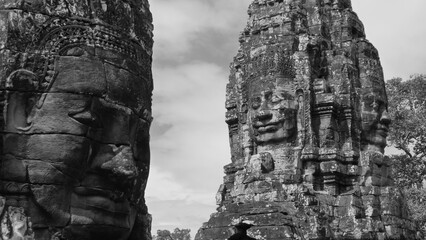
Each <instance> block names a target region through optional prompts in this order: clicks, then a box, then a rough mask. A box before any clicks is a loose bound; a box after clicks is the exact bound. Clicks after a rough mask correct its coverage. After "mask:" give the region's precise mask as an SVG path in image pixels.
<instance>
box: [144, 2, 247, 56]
mask: <svg viewBox="0 0 426 240" xmlns="http://www.w3.org/2000/svg"><path fill="white" fill-rule="evenodd" d="M249 2H250V0H232V1H229V0H214V1H211V0H155V1H152V2H151V10H152V12H153V15H154V26H155V29H154V40H155V50H154V54H155V57H156V60H157V61H160V62H161V63H162V64H167V63H169V64H173V63H179V62H180V63H181V62H185V61H187V60H188V59H192V60H195V59H197V58H198V59H200V58H199V57H197V56H196V55H197V51H191V50H194V49H192V48H194V47H197V46H202V48H199V49H202V50H206V51H208V52H213V51H214V50H215V49H216V50H217V49H223V48H224V47H225V48H226V47H228V48H229V47H230V46H231V47H233V48H235V47H236V46H237V45H238V41H237V40H238V38H237V36H238V33H239V32H240V31H241V30H242V27H241V26H242V25H243V24H244V23H245V21H246V17H244V16H246V15H247V14H246V9H247V6H248V4H249ZM220 35H222V36H220ZM229 37H232V38H231V39H232V41H231V42H232V44H231V43H229V42H224V41H220V39H223V40H225V39H230V38H229ZM213 39H215V40H218V41H215V40H213ZM212 40H213V41H212ZM206 43H211V45H208V46H207V48H205V47H204V46H205V44H206ZM211 50H213V51H211ZM218 52H220V53H222V55H223V53H224V51H216V52H215V53H216V54H217V53H218ZM225 52H226V51H225ZM209 56H210V55H207V56H204V57H201V58H204V59H208V58H209ZM227 61H229V60H227Z"/></svg>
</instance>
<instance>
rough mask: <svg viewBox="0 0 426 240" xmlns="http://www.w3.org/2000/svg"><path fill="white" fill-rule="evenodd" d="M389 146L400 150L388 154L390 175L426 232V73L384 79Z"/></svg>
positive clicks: (414, 216)
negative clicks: (385, 83)
mask: <svg viewBox="0 0 426 240" xmlns="http://www.w3.org/2000/svg"><path fill="white" fill-rule="evenodd" d="M386 90H387V93H388V101H389V115H390V117H391V119H392V124H391V128H390V134H389V142H390V144H391V146H393V147H395V148H397V149H398V150H400V153H399V154H393V155H391V160H392V165H393V176H394V180H395V182H396V184H397V185H398V186H399V187H401V188H402V189H403V190H404V193H405V195H406V199H407V201H408V206H409V208H410V211H411V213H412V217H413V219H414V220H415V221H416V222H417V223H418V224H419V226H420V228H421V230H422V232H423V234H425V233H426V189H425V188H424V187H423V186H422V184H423V181H424V179H425V176H426V75H415V76H412V77H410V79H409V80H407V81H402V79H400V78H395V79H391V80H389V81H387V85H386Z"/></svg>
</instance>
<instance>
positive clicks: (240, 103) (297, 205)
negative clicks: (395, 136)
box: [195, 0, 415, 240]
mask: <svg viewBox="0 0 426 240" xmlns="http://www.w3.org/2000/svg"><path fill="white" fill-rule="evenodd" d="M248 13H249V20H248V22H247V27H246V28H245V29H244V31H243V32H242V33H241V35H240V38H239V42H240V49H239V50H238V53H237V55H236V57H235V58H234V61H233V63H231V74H230V78H229V84H228V86H227V101H226V109H227V113H226V117H227V118H226V123H227V124H228V125H229V130H230V131H229V136H230V146H231V155H232V160H231V161H232V162H231V163H230V164H228V165H226V166H225V174H226V176H225V177H224V183H223V184H222V185H221V188H220V189H219V192H218V194H217V204H218V206H219V207H218V209H217V213H215V214H212V215H211V217H210V220H209V221H208V222H207V223H205V224H204V225H203V227H201V229H200V230H199V232H198V233H197V236H196V238H195V239H197V240H210V239H233V238H234V237H236V236H232V231H231V230H232V226H234V225H235V224H238V222H240V223H241V222H244V221H247V222H249V223H250V226H251V227H250V228H248V229H247V232H246V233H247V236H249V237H251V238H254V239H386V238H390V239H392V238H394V239H403V238H407V239H415V228H414V227H411V226H410V224H413V223H412V222H411V220H410V217H409V213H408V211H407V205H406V203H405V201H404V200H403V198H402V197H401V195H400V191H399V190H397V189H396V188H395V187H393V183H392V178H391V174H390V173H391V166H390V165H389V164H390V162H389V160H388V159H387V157H386V156H384V155H383V152H384V147H385V146H386V136H387V132H388V126H389V124H390V120H389V119H388V117H387V98H386V92H385V87H384V79H383V70H382V68H381V65H380V60H379V56H378V53H377V50H376V49H375V48H374V46H373V45H372V44H371V43H369V42H368V41H367V40H365V34H364V29H363V26H362V23H361V22H360V20H359V19H358V17H357V15H356V14H355V13H354V12H353V11H352V8H351V1H350V0H333V1H302V0H293V1H281V0H266V1H265V0H253V2H252V4H251V5H250V7H249V11H248ZM392 193H394V194H395V196H396V197H397V199H398V201H394V200H392V199H393V196H392ZM390 219H392V220H390ZM237 220H238V221H237ZM235 221H237V222H235ZM243 235H245V233H244V234H243ZM237 236H242V235H241V234H240V235H238V234H237ZM244 237H245V236H244Z"/></svg>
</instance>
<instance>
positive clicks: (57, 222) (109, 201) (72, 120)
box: [2, 49, 151, 240]
mask: <svg viewBox="0 0 426 240" xmlns="http://www.w3.org/2000/svg"><path fill="white" fill-rule="evenodd" d="M80 50H81V49H80ZM80 50H79V51H80ZM107 53H108V54H109V56H111V55H114V53H112V52H107ZM116 57H117V56H116ZM117 59H119V58H117ZM120 61H122V62H123V63H125V61H126V59H122V60H120ZM55 64H56V72H57V76H56V79H55V81H54V84H53V86H52V88H51V89H50V91H49V92H48V93H47V94H45V96H44V97H45V98H44V102H43V104H42V105H41V106H39V107H37V106H35V107H34V108H33V109H32V113H31V114H30V115H29V116H27V120H26V122H27V126H16V123H19V122H25V121H15V123H14V122H11V123H10V124H9V126H8V129H15V131H13V132H10V133H8V134H5V140H6V141H5V142H6V144H5V146H4V154H5V156H6V158H7V160H6V162H8V163H9V165H12V166H15V165H16V166H21V165H22V166H21V167H22V168H24V169H27V170H26V174H25V175H26V176H15V175H16V174H15V173H9V172H8V171H9V170H4V169H2V173H3V174H6V176H5V177H6V178H9V179H13V178H17V177H20V178H22V179H28V180H24V181H28V182H29V184H30V189H31V192H32V195H33V196H34V197H33V198H34V199H33V203H32V204H34V205H35V206H33V207H30V208H31V210H30V216H31V218H32V221H33V227H34V228H37V227H39V228H43V227H45V226H52V225H53V226H56V227H59V228H62V227H65V228H66V229H68V230H69V234H71V236H72V237H73V238H70V239H85V238H83V237H86V238H87V237H88V236H92V238H90V239H111V240H112V239H113V240H121V239H123V240H125V239H127V238H128V236H129V235H130V233H131V230H132V228H133V224H134V222H135V217H136V215H137V213H138V211H139V210H140V209H141V208H143V207H144V202H143V192H144V188H145V184H146V180H147V176H148V166H149V126H150V122H149V121H150V119H149V117H148V118H147V119H146V118H145V119H144V118H143V117H142V116H141V115H142V113H141V112H143V108H141V107H140V106H142V105H143V103H149V102H150V101H151V100H150V99H151V95H150V93H149V92H148V90H146V87H145V86H146V85H144V83H143V82H144V79H142V78H141V77H140V76H138V75H137V74H134V73H132V72H131V71H130V70H128V69H125V68H122V66H125V65H120V66H121V67H120V68H119V67H116V66H115V65H113V64H110V63H107V62H106V61H102V59H99V58H97V57H95V56H92V55H90V54H87V52H84V53H83V52H82V53H81V55H79V56H61V57H60V58H59V59H58V60H57V61H56V63H55ZM11 97H12V98H13V96H11ZM17 102H19V101H17ZM16 107H17V108H22V107H25V104H23V105H19V104H16ZM10 110H12V109H10ZM22 112H23V111H8V114H12V115H17V116H15V117H14V119H22V118H23V116H22ZM146 113H147V111H145V115H146ZM11 125H12V126H11ZM20 127H21V128H20ZM19 129H21V130H19ZM8 169H10V167H9V168H8ZM3 170H4V171H3ZM5 171H6V172H5ZM14 174H15V175H14ZM20 174H24V173H20ZM7 175H8V176H7ZM18 175H19V174H18ZM80 236H82V238H79V237H80ZM94 236H96V237H94Z"/></svg>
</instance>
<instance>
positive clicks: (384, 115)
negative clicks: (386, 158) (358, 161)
mask: <svg viewBox="0 0 426 240" xmlns="http://www.w3.org/2000/svg"><path fill="white" fill-rule="evenodd" d="M387 107H388V101H387V98H386V93H385V92H384V88H383V90H381V89H380V90H374V91H368V90H366V91H365V92H364V94H363V96H362V100H361V116H362V133H361V139H362V142H363V144H364V145H366V146H367V149H370V150H376V151H380V152H383V151H384V148H385V147H386V138H387V136H388V132H389V124H390V122H391V121H390V119H389V116H388V110H387Z"/></svg>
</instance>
